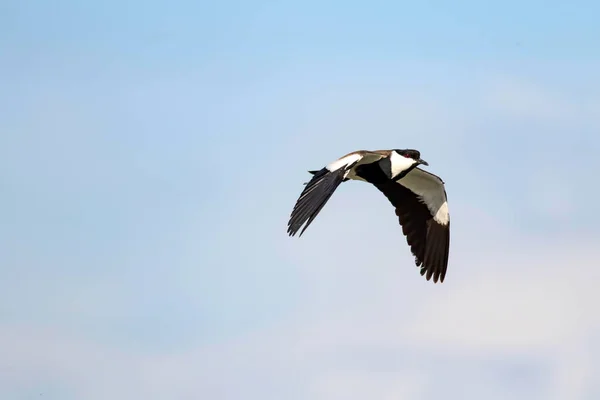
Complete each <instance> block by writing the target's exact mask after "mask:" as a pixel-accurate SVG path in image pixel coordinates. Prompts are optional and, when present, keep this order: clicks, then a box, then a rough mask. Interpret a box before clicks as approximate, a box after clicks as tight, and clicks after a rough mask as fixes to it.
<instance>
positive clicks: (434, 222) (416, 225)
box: [288, 149, 450, 283]
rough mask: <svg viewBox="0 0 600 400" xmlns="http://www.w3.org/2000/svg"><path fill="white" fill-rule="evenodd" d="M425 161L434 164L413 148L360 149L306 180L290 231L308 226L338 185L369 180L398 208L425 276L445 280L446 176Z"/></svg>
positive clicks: (447, 245)
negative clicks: (425, 167)
mask: <svg viewBox="0 0 600 400" xmlns="http://www.w3.org/2000/svg"><path fill="white" fill-rule="evenodd" d="M419 165H429V164H428V163H427V162H426V161H424V160H422V159H421V154H420V153H419V151H417V150H413V149H403V150H400V149H393V150H376V151H366V150H360V151H354V152H352V153H349V154H346V155H345V156H343V157H341V158H339V159H337V160H336V161H334V162H332V163H331V164H329V165H327V166H326V167H324V168H322V169H321V170H318V171H309V172H310V173H311V174H312V175H313V177H312V179H311V180H310V181H309V182H307V183H305V185H306V187H305V188H304V190H303V191H302V193H301V194H300V197H299V198H298V200H297V202H296V205H295V206H294V209H293V211H292V214H291V216H290V220H289V222H288V234H289V235H290V236H294V235H296V233H297V232H298V231H299V230H300V228H301V227H302V225H304V228H303V229H302V231H300V235H299V236H302V233H304V231H305V230H306V228H308V226H309V225H310V224H311V223H312V221H313V220H314V219H315V217H316V216H317V214H319V212H320V211H321V209H322V208H323V206H324V205H325V203H327V201H328V200H329V198H330V197H331V195H332V194H333V192H334V191H335V189H336V188H337V187H338V186H339V185H340V184H341V183H342V182H346V181H348V180H358V181H364V182H368V183H370V184H372V185H374V186H375V187H376V188H377V189H379V190H380V191H381V192H382V193H383V194H384V195H385V196H386V197H387V198H388V200H389V201H390V202H391V203H392V205H393V206H394V207H395V208H396V215H397V216H398V219H399V222H400V225H401V227H402V232H403V234H404V235H405V236H406V241H407V242H408V245H409V247H410V250H411V252H412V254H413V255H414V256H415V263H416V265H417V267H420V268H421V271H420V272H421V275H425V278H426V279H427V280H430V279H431V278H433V282H434V283H437V282H438V280H439V281H440V283H441V282H443V281H444V277H445V276H446V269H447V267H448V253H449V248H450V214H449V212H448V202H447V199H446V190H445V187H444V181H442V179H440V177H438V176H436V175H433V174H431V173H429V172H427V171H424V170H423V169H421V168H419V167H418V166H419Z"/></svg>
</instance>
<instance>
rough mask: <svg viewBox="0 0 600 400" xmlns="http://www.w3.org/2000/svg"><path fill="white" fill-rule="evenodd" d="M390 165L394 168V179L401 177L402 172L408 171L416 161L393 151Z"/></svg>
mask: <svg viewBox="0 0 600 400" xmlns="http://www.w3.org/2000/svg"><path fill="white" fill-rule="evenodd" d="M390 164H391V167H392V178H394V177H396V176H398V175H400V174H401V173H402V171H406V170H407V169H409V168H410V167H412V166H413V165H414V164H416V161H415V160H413V159H412V158H407V157H404V156H401V155H400V154H398V153H396V152H395V151H392V154H391V155H390Z"/></svg>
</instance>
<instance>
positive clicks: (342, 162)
mask: <svg viewBox="0 0 600 400" xmlns="http://www.w3.org/2000/svg"><path fill="white" fill-rule="evenodd" d="M361 158H362V155H361V154H356V153H355V154H348V155H346V156H344V157H342V158H340V159H338V160H335V161H334V162H332V163H331V164H328V165H327V166H326V167H325V168H327V169H328V170H329V171H331V172H333V171H337V170H338V169H340V168H343V167H346V166H348V165H350V164H352V163H353V162H356V161H358V160H360V159H361ZM321 165H323V164H321Z"/></svg>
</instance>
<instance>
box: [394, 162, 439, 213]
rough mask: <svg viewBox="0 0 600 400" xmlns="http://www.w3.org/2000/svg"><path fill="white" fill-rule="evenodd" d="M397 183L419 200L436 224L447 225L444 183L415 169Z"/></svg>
mask: <svg viewBox="0 0 600 400" xmlns="http://www.w3.org/2000/svg"><path fill="white" fill-rule="evenodd" d="M398 183H399V184H401V185H402V186H404V187H405V188H407V189H409V190H410V191H412V192H413V193H415V194H416V195H417V196H419V197H420V198H421V200H422V201H423V202H424V203H425V205H426V206H427V208H428V209H429V211H430V212H431V214H432V215H433V219H434V220H435V221H436V222H438V223H440V224H442V225H448V222H449V221H450V213H449V211H448V202H447V199H446V191H445V190H444V183H443V182H442V181H441V180H440V179H439V178H438V177H437V176H435V175H432V174H430V173H429V172H426V171H423V170H422V169H419V168H415V169H413V170H412V171H410V172H409V173H408V174H406V176H404V177H403V178H402V179H400V180H399V181H398Z"/></svg>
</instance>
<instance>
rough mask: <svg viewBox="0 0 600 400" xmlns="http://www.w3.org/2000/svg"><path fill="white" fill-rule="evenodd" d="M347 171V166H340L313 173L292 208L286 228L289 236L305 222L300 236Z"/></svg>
mask: <svg viewBox="0 0 600 400" xmlns="http://www.w3.org/2000/svg"><path fill="white" fill-rule="evenodd" d="M347 171H348V168H340V169H338V170H336V171H329V170H328V169H327V168H323V169H322V170H320V171H317V172H315V173H314V175H313V177H312V179H311V180H310V181H309V182H308V183H307V184H306V187H305V188H304V190H303V191H302V193H301V194H300V197H299V198H298V200H297V201H296V205H295V206H294V209H293V210H292V214H291V216H290V220H289V222H288V230H287V231H288V234H289V235H290V236H294V235H295V234H296V233H297V232H298V230H299V229H300V227H301V226H302V225H303V224H304V223H306V225H304V228H303V229H302V231H301V232H300V235H299V236H302V234H303V233H304V231H305V230H306V228H308V226H309V225H310V224H311V223H312V221H313V220H314V219H315V217H316V216H317V215H318V214H319V212H320V211H321V209H322V208H323V206H325V204H326V203H327V201H328V200H329V199H330V198H331V195H332V194H333V192H335V189H337V187H338V186H339V185H340V183H342V182H343V180H344V178H345V176H346V173H347Z"/></svg>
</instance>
